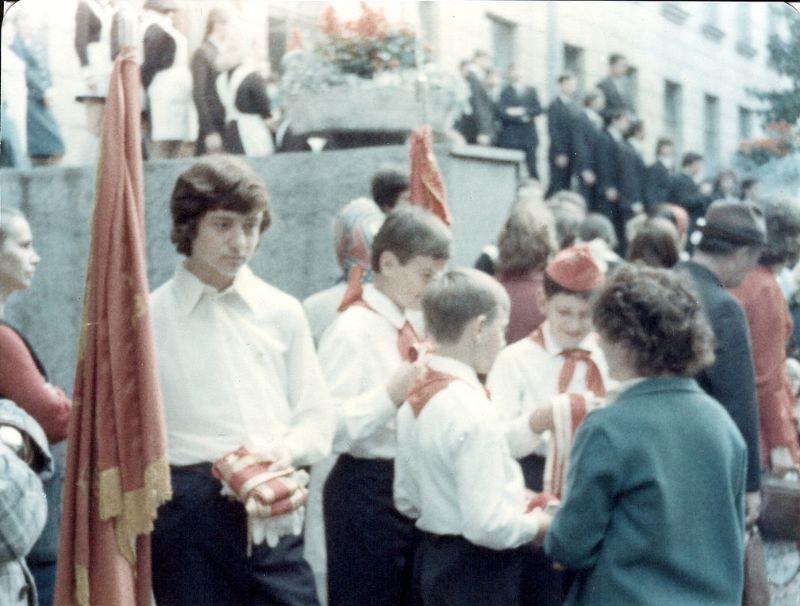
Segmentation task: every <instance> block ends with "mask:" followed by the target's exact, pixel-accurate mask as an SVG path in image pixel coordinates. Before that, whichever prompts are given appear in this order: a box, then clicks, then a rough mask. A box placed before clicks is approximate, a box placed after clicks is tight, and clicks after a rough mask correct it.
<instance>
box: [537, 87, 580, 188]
mask: <svg viewBox="0 0 800 606" xmlns="http://www.w3.org/2000/svg"><path fill="white" fill-rule="evenodd" d="M576 86H577V82H576V81H575V76H574V75H572V74H561V75H560V76H559V77H558V96H557V97H556V98H555V99H553V100H552V101H551V102H550V106H549V107H548V108H547V132H548V133H549V135H550V150H549V152H548V155H547V159H548V161H549V163H550V183H549V185H548V187H547V193H546V194H545V197H547V198H549V197H550V196H552V195H553V194H554V193H556V192H558V191H561V190H562V189H569V187H570V179H571V177H572V169H573V167H572V157H573V149H572V128H573V123H574V122H575V120H576V119H577V113H578V108H577V107H576V106H575V102H574V101H573V100H572V96H573V95H574V94H575V88H576Z"/></svg>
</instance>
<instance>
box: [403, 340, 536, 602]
mask: <svg viewBox="0 0 800 606" xmlns="http://www.w3.org/2000/svg"><path fill="white" fill-rule="evenodd" d="M426 363H427V367H428V370H430V371H434V372H435V373H438V374H439V376H440V377H442V378H444V379H445V381H444V383H443V387H442V388H441V390H440V391H437V392H436V393H435V394H434V395H433V396H432V397H430V399H429V400H428V401H427V403H425V404H424V406H423V407H422V409H421V410H420V411H419V412H418V413H417V411H416V410H415V409H414V408H413V407H412V405H411V404H409V403H405V404H404V405H403V406H402V407H401V409H400V411H399V412H398V415H397V449H398V452H397V458H396V459H395V481H394V500H395V503H396V504H397V507H398V509H399V510H400V511H401V512H403V513H404V514H405V515H407V516H409V517H410V518H413V519H415V520H416V527H417V529H418V530H419V531H421V533H422V536H421V539H420V546H419V549H418V552H417V555H416V561H415V564H414V578H415V588H416V590H417V591H418V595H419V597H420V603H421V604H423V605H425V606H428V605H438V604H452V605H463V606H473V605H474V606H479V605H482V604H486V605H487V606H488V605H490V604H492V605H493V604H504V605H508V606H513V605H514V604H519V603H520V595H519V592H520V574H521V561H522V560H521V554H520V552H519V550H517V549H515V548H517V547H519V546H521V545H523V544H525V543H530V542H532V541H533V539H534V538H535V537H536V534H537V533H538V532H539V525H538V523H537V522H536V521H535V520H534V519H533V518H532V516H531V515H529V514H526V513H525V510H526V504H527V503H526V500H527V497H526V494H525V486H524V483H523V480H522V473H521V472H520V468H519V465H518V464H517V462H516V461H515V460H514V459H513V458H512V457H511V453H510V452H509V449H508V443H507V441H506V439H505V435H504V431H503V426H502V423H501V422H500V418H499V416H498V414H497V412H496V410H495V407H494V404H493V403H492V402H491V401H490V400H489V398H488V396H487V394H486V392H485V389H484V387H483V386H482V385H481V383H480V381H479V380H478V376H477V375H476V374H475V371H474V370H473V369H472V368H471V367H469V366H467V365H466V364H464V363H463V362H459V361H458V360H454V359H452V358H446V357H442V356H437V355H430V356H428V358H427V361H426Z"/></svg>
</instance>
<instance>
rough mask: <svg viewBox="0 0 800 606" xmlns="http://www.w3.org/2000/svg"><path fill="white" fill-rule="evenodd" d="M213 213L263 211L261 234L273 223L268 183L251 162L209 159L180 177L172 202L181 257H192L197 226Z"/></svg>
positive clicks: (177, 244)
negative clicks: (208, 214)
mask: <svg viewBox="0 0 800 606" xmlns="http://www.w3.org/2000/svg"><path fill="white" fill-rule="evenodd" d="M212 210H229V211H233V212H236V213H241V214H249V213H252V212H259V211H263V213H264V216H263V217H262V219H261V225H260V228H259V231H260V233H264V231H266V229H267V227H269V224H270V221H271V217H270V214H269V196H268V194H267V188H266V186H265V185H264V181H262V180H261V177H259V176H258V175H257V174H256V172H255V171H254V170H253V169H252V168H250V166H249V165H248V164H247V162H245V161H244V160H242V159H241V158H237V157H235V156H208V157H205V158H203V159H202V160H199V161H198V162H196V163H195V164H193V165H192V166H190V167H189V168H188V169H186V170H185V171H183V172H182V173H181V174H180V175H179V176H178V180H177V181H176V182H175V187H174V188H173V190H172V197H171V199H170V211H171V212H172V233H171V234H170V238H171V240H172V242H173V243H174V244H175V248H176V249H177V250H178V252H179V253H180V254H182V255H186V256H189V255H191V254H192V242H193V241H194V239H195V237H196V236H197V226H198V224H199V223H200V220H201V219H202V218H203V216H204V215H205V214H206V213H207V212H209V211H212Z"/></svg>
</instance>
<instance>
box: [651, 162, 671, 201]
mask: <svg viewBox="0 0 800 606" xmlns="http://www.w3.org/2000/svg"><path fill="white" fill-rule="evenodd" d="M672 180H673V176H672V172H671V171H670V170H669V169H668V168H667V167H666V166H664V164H662V163H661V162H660V161H659V160H656V161H655V162H653V164H651V165H650V166H649V167H648V168H647V178H646V185H645V190H644V199H645V202H646V204H647V207H648V208H653V207H655V206H658V205H659V204H664V203H665V202H672V200H671V199H670V197H669V196H670V193H671V192H672Z"/></svg>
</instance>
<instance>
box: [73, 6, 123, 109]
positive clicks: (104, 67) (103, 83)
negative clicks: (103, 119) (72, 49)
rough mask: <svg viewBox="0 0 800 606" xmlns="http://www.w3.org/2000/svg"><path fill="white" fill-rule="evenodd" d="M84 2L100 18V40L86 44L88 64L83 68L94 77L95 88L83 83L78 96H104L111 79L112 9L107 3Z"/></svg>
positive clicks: (112, 65)
mask: <svg viewBox="0 0 800 606" xmlns="http://www.w3.org/2000/svg"><path fill="white" fill-rule="evenodd" d="M85 3H86V6H88V7H89V9H90V10H91V11H92V12H93V13H94V14H95V16H96V17H97V18H98V19H99V20H100V40H98V41H97V42H90V43H89V44H87V45H86V58H87V59H88V60H89V65H87V66H86V67H85V68H83V69H84V73H86V74H87V75H92V76H94V77H95V79H96V81H97V88H96V89H95V90H91V89H89V87H88V86H86V85H84V87H83V90H81V91H80V92H79V94H78V96H79V97H103V98H105V96H106V94H107V93H108V81H109V80H110V79H111V71H112V69H113V67H114V64H113V62H112V61H111V20H112V18H113V16H114V11H113V9H112V8H111V6H109V5H108V4H99V3H98V2H96V1H95V0H85Z"/></svg>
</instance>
